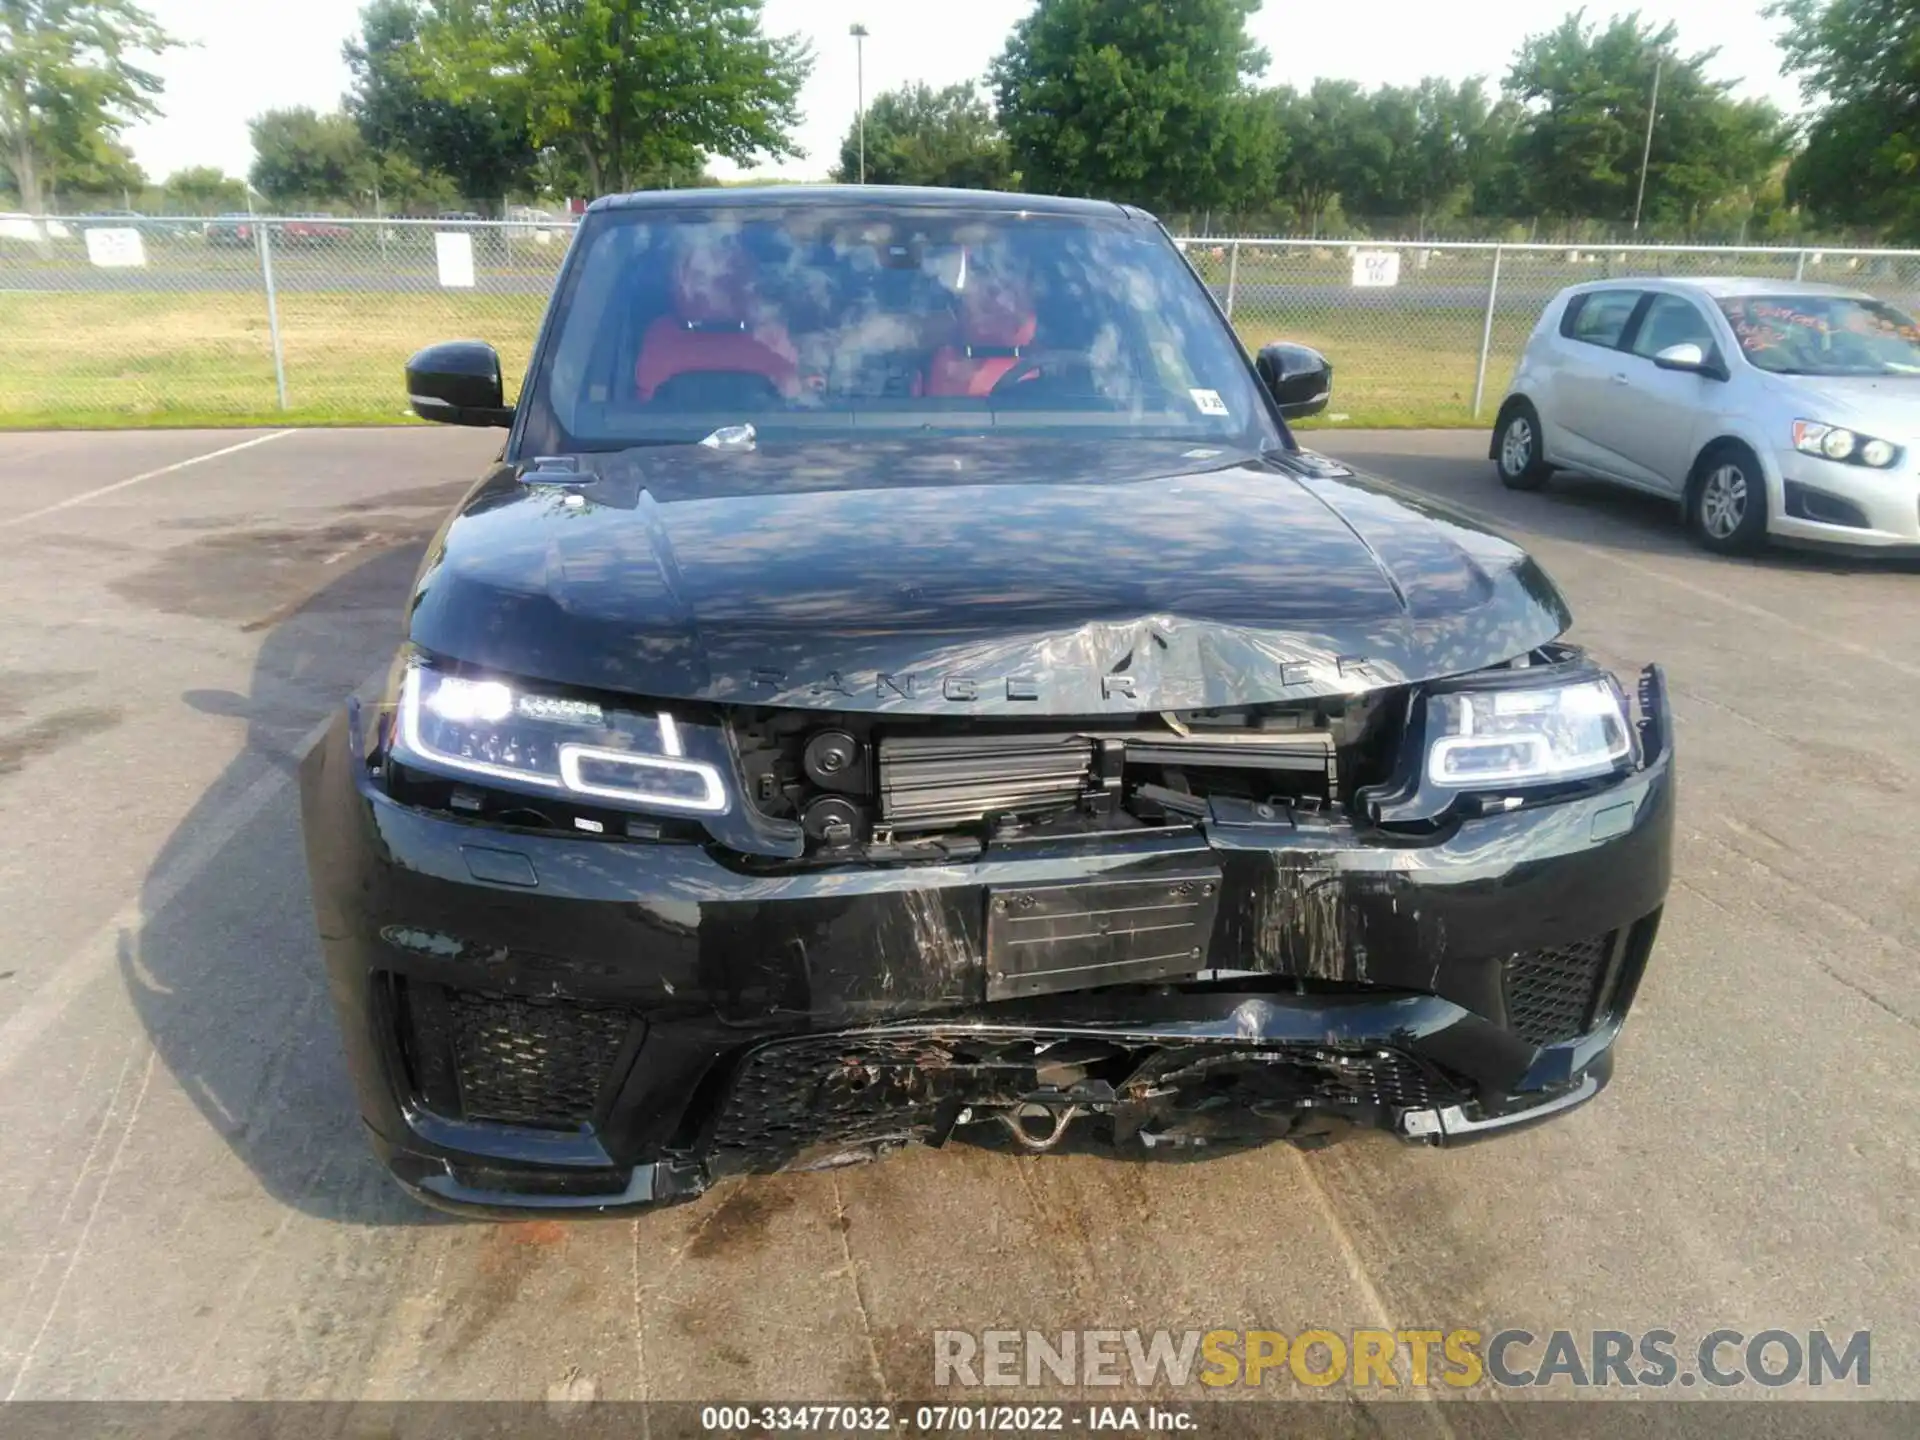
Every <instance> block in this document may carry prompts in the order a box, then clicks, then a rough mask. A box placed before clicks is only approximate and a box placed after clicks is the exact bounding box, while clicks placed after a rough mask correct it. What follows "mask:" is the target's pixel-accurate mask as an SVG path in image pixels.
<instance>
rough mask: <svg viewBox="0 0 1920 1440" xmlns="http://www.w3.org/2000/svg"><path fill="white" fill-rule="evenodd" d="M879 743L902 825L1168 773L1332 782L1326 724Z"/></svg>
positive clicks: (1047, 804)
mask: <svg viewBox="0 0 1920 1440" xmlns="http://www.w3.org/2000/svg"><path fill="white" fill-rule="evenodd" d="M875 749H876V753H877V756H878V767H877V769H878V775H877V779H878V787H879V797H878V798H879V819H880V822H881V823H882V824H885V825H888V826H891V827H892V828H894V829H895V830H899V831H913V830H927V829H936V828H939V827H942V826H950V825H961V824H967V823H970V822H973V821H977V820H980V819H983V818H985V817H988V816H993V815H1002V814H1015V815H1034V814H1041V813H1045V812H1048V811H1055V810H1071V809H1074V808H1076V807H1079V806H1081V805H1082V804H1083V802H1086V801H1088V800H1097V799H1098V798H1099V797H1101V796H1103V795H1104V796H1109V797H1112V798H1114V799H1117V798H1119V796H1120V794H1121V793H1122V790H1123V787H1124V786H1125V785H1128V784H1139V783H1142V782H1146V781H1150V780H1159V779H1162V778H1164V775H1165V772H1167V771H1176V772H1179V773H1180V774H1183V775H1184V774H1190V773H1194V772H1209V771H1220V770H1230V771H1236V772H1256V773H1255V774H1252V775H1243V780H1244V784H1245V787H1246V788H1247V789H1248V791H1249V793H1263V792H1266V793H1271V792H1283V793H1286V794H1290V795H1291V794H1300V793H1310V794H1314V795H1317V796H1320V797H1321V798H1323V799H1324V798H1330V797H1331V795H1332V794H1333V790H1334V786H1335V783H1336V752H1335V749H1334V743H1333V738H1332V736H1331V735H1330V734H1329V733H1328V732H1327V731H1325V730H1295V731H1284V730H1283V731H1261V730H1223V731H1220V732H1218V733H1211V734H1210V733H1206V732H1202V731H1194V732H1192V733H1186V734H1182V733H1178V732H1175V731H1172V730H1168V731H1165V732H1158V731H1147V732H1124V733H1117V734H1109V733H1100V732H1084V731H1082V732H1050V733H1049V732H1038V733H1036V732H1030V731H1028V732H1008V733H1004V734H998V735H996V734H992V733H990V732H986V733H967V734H929V735H915V734H885V735H882V736H880V738H879V741H878V743H877V745H876V747H875ZM1257 772H1268V773H1267V774H1266V775H1264V776H1262V775H1260V774H1258V773H1257ZM1274 772H1281V773H1274ZM1283 776H1284V778H1283ZM1196 803H1201V802H1199V801H1197V800H1196Z"/></svg>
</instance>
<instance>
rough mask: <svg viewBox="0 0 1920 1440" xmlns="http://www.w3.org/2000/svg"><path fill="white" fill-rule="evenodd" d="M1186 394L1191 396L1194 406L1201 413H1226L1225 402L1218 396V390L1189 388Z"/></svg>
mask: <svg viewBox="0 0 1920 1440" xmlns="http://www.w3.org/2000/svg"><path fill="white" fill-rule="evenodd" d="M1187 394H1189V395H1191V396H1192V397H1193V404H1194V408H1195V409H1196V410H1198V411H1199V412H1200V413H1201V414H1202V415H1224V414H1226V413H1227V402H1226V401H1224V400H1222V399H1221V398H1220V392H1219V391H1218V390H1189V391H1187Z"/></svg>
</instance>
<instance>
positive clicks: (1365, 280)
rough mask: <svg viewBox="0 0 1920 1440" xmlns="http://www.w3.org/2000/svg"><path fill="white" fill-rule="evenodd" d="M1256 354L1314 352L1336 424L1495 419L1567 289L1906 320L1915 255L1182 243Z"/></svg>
mask: <svg viewBox="0 0 1920 1440" xmlns="http://www.w3.org/2000/svg"><path fill="white" fill-rule="evenodd" d="M1181 244H1182V246H1183V248H1184V249H1185V250H1186V252H1187V258H1188V259H1189V260H1191V261H1192V262H1193V265H1194V267H1195V268H1196V269H1197V270H1198V271H1199V272H1200V274H1201V276H1202V278H1204V279H1205V280H1206V281H1207V283H1208V284H1209V285H1210V286H1212V287H1213V290H1214V293H1215V294H1216V295H1218V296H1219V297H1220V301H1221V304H1222V305H1223V306H1224V307H1225V308H1226V310H1227V313H1228V314H1229V315H1230V316H1231V317H1232V318H1233V323H1234V328H1235V329H1237V330H1238V331H1239V332H1240V336H1241V338H1242V339H1243V340H1244V341H1245V342H1246V344H1247V346H1248V348H1249V349H1256V348H1258V347H1259V346H1260V345H1262V344H1264V343H1265V342H1267V341H1269V340H1295V341H1298V342H1300V343H1302V344H1306V345H1312V346H1313V347H1315V348H1316V349H1318V350H1320V351H1322V352H1324V353H1325V354H1326V356H1327V357H1328V358H1329V359H1330V360H1331V361H1332V362H1333V366H1334V391H1333V403H1332V405H1331V406H1330V407H1329V423H1347V424H1355V425H1360V424H1372V425H1459V424H1468V423H1472V422H1473V421H1475V420H1488V421H1490V419H1491V416H1492V413H1493V411H1494V409H1495V408H1497V406H1498V405H1499V402H1500V398H1501V396H1502V395H1503V394H1505V392H1506V387H1507V382H1508V381H1509V380H1510V379H1511V378H1512V375H1513V370H1514V367H1515V365H1516V364H1517V363H1518V362H1519V359H1520V351H1521V349H1522V347H1524V346H1525V344H1526V341H1527V336H1528V335H1529V334H1531V333H1532V330H1533V326H1534V322H1535V321H1536V320H1538V319H1539V318H1540V312H1541V310H1542V309H1543V308H1545V306H1546V304H1547V302H1548V301H1549V300H1551V299H1552V298H1553V297H1554V295H1556V294H1557V293H1559V291H1560V290H1562V289H1563V288H1564V287H1566V286H1568V285H1574V284H1578V283H1580V282H1582V281H1588V280H1608V279H1630V278H1633V277H1645V276H1656V275H1659V276H1673V277H1681V276H1732V275H1740V276H1748V277H1751V278H1754V279H1771V280H1779V281H1781V282H1783V283H1785V282H1791V281H1794V280H1807V281H1818V282H1821V283H1825V284H1834V285H1841V286H1845V287H1847V288H1850V289H1855V290H1861V291H1866V292H1868V293H1871V294H1873V295H1877V296H1879V297H1880V298H1882V299H1884V300H1889V301H1892V302H1893V303H1895V304H1898V305H1900V306H1902V308H1905V309H1908V310H1909V311H1911V310H1913V309H1915V308H1917V307H1916V303H1915V302H1916V301H1917V300H1920V251H1914V250H1816V249H1806V250H1783V249H1737V248H1732V247H1713V246H1651V245H1649V246H1609V247H1606V248H1592V247H1586V246H1580V247H1571V246H1566V245H1505V244H1485V243H1473V244H1469V243H1451V244H1414V245H1395V246H1381V245H1379V244H1377V243H1372V242H1365V241H1361V242H1353V243H1330V242H1327V241H1299V240H1280V239H1274V240H1266V239H1229V240H1220V239H1206V240H1200V239H1195V240H1185V241H1182V242H1181Z"/></svg>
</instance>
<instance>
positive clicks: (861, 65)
mask: <svg viewBox="0 0 1920 1440" xmlns="http://www.w3.org/2000/svg"><path fill="white" fill-rule="evenodd" d="M847 34H849V35H851V36H852V37H853V100H854V105H855V106H856V107H857V110H856V114H855V117H854V127H855V129H857V130H858V131H859V134H860V183H861V184H862V185H864V184H866V183H867V68H866V59H867V57H866V39H867V27H866V26H864V25H862V24H861V23H860V22H859V21H858V20H856V21H854V22H853V24H851V25H849V26H848V27H847Z"/></svg>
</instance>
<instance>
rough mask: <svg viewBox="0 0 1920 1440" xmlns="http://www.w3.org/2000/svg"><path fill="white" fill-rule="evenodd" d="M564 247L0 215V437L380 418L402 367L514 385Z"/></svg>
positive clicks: (511, 237)
mask: <svg viewBox="0 0 1920 1440" xmlns="http://www.w3.org/2000/svg"><path fill="white" fill-rule="evenodd" d="M571 239H572V226H571V223H570V222H568V221H564V220H555V221H546V220H542V221H538V222H534V221H525V222H514V221H460V222H448V221H445V220H438V221H405V220H381V221H372V220H341V219H334V218H331V217H319V216H315V217H297V216H289V217H280V218H271V217H264V216H263V217H254V216H229V217H224V218H220V219H216V220H212V221H206V220H185V219H153V218H146V217H139V218H137V219H136V218H130V217H110V218H104V219H99V220H92V219H81V220H65V221H51V220H48V221H39V220H28V219H26V218H25V217H20V216H13V217H6V216H0V335H4V336H5V337H6V344H5V345H4V347H0V425H15V426H19V425H32V424H86V423H123V424H124V423H141V422H155V423H159V422H166V423H190V422H195V421H208V422H229V421H233V420H237V419H258V420H281V419H284V420H289V421H321V422H348V421H366V422H378V421H391V420H396V419H399V418H401V417H402V415H403V414H404V413H406V395H405V389H404V386H403V384H402V381H401V370H402V366H403V365H404V363H405V361H406V358H407V356H409V355H410V354H412V353H413V352H414V351H415V350H417V349H418V348H419V347H420V346H422V345H424V344H428V343H430V342H432V341H434V340H438V339H452V338H456V337H468V336H471V337H477V338H484V339H487V340H490V341H492V342H493V343H494V344H495V345H497V346H498V347H499V349H500V354H501V361H502V365H503V366H504V369H505V372H506V374H507V375H508V377H509V383H510V384H511V383H516V382H517V381H518V379H519V377H520V376H521V374H522V373H523V372H524V371H525V369H526V365H527V361H528V358H529V356H530V355H531V353H532V349H533V338H534V333H535V331H536V329H537V327H538V325H539V322H540V316H541V313H542V311H543V310H544V309H545V307H546V303H547V297H548V295H549V294H550V293H551V292H552V289H553V283H554V279H555V277H556V276H557V275H558V273H559V269H560V262H561V259H562V258H563V257H564V256H565V254H566V251H567V245H568V243H569V241H570V240H571Z"/></svg>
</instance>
